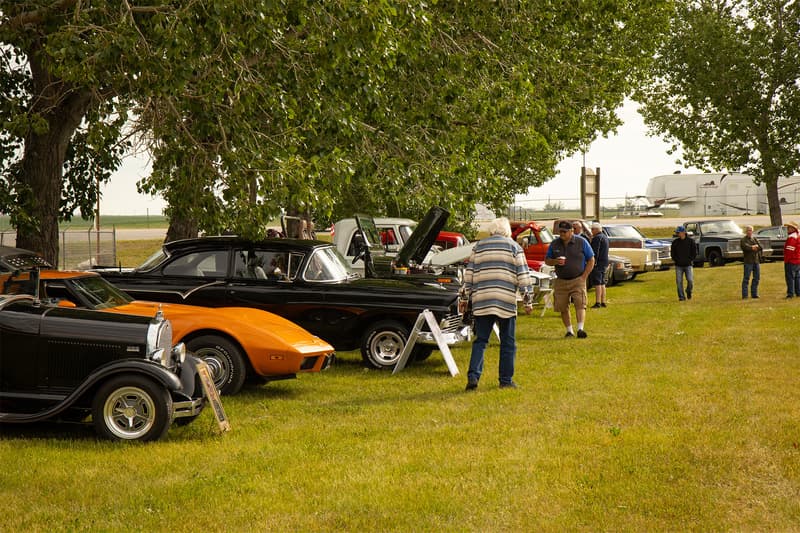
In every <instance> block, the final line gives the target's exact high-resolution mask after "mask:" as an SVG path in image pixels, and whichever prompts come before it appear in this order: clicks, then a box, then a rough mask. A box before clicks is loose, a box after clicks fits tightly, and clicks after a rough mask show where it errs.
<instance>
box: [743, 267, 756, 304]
mask: <svg viewBox="0 0 800 533" xmlns="http://www.w3.org/2000/svg"><path fill="white" fill-rule="evenodd" d="M751 274H752V276H753V282H752V283H750V296H752V297H753V298H755V297H756V296H758V282H759V281H760V280H761V265H759V264H758V263H745V264H744V277H743V278H742V298H747V284H748V282H749V281H750V275H751Z"/></svg>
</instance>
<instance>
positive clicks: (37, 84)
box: [17, 46, 93, 265]
mask: <svg viewBox="0 0 800 533" xmlns="http://www.w3.org/2000/svg"><path fill="white" fill-rule="evenodd" d="M28 57H29V58H30V66H31V72H32V79H33V94H34V104H33V105H32V107H31V110H32V113H35V114H38V115H39V116H41V117H43V118H44V119H45V120H46V121H47V125H48V128H47V131H45V132H43V133H37V132H35V131H33V130H31V131H30V133H29V134H28V135H27V136H26V138H25V153H24V154H23V156H22V161H21V174H20V185H19V189H18V191H17V192H18V193H19V194H23V195H30V206H31V210H30V212H28V213H26V214H27V215H28V216H30V222H24V223H18V226H17V246H18V247H20V248H27V249H29V250H33V251H35V252H38V253H40V254H42V256H44V258H45V259H47V260H48V261H50V262H51V263H53V264H56V265H57V264H58V218H59V211H60V207H61V190H62V187H63V184H62V181H63V170H62V169H63V167H64V159H65V158H66V153H67V146H68V145H69V141H70V139H71V138H72V135H73V134H74V133H75V130H76V129H77V128H78V126H79V125H80V123H81V120H83V117H84V115H85V114H86V112H87V111H88V109H89V106H90V105H91V104H92V101H93V98H92V94H91V93H90V92H89V91H88V90H78V89H75V88H73V87H71V86H70V85H68V84H66V83H64V82H63V81H61V80H58V79H55V78H53V76H52V75H51V73H50V72H49V71H48V70H47V68H46V65H44V64H43V63H42V62H41V57H40V55H39V53H38V48H37V47H36V46H34V49H33V50H31V51H30V52H29V53H28Z"/></svg>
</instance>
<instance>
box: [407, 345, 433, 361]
mask: <svg viewBox="0 0 800 533" xmlns="http://www.w3.org/2000/svg"><path fill="white" fill-rule="evenodd" d="M432 353H433V346H425V345H419V346H414V348H412V349H411V360H412V361H424V360H425V359H427V358H428V357H430V356H431V354H432Z"/></svg>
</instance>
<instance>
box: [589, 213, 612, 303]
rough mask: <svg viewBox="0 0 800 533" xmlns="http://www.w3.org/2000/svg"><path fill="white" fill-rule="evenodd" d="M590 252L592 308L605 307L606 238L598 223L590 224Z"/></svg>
mask: <svg viewBox="0 0 800 533" xmlns="http://www.w3.org/2000/svg"><path fill="white" fill-rule="evenodd" d="M591 244H592V251H593V252H594V269H593V270H592V273H591V274H589V281H590V282H591V283H592V286H593V287H594V305H593V306H592V307H593V308H595V309H597V308H598V307H605V306H606V269H607V268H608V237H606V236H605V234H604V233H603V226H602V225H601V224H600V223H599V222H592V242H591Z"/></svg>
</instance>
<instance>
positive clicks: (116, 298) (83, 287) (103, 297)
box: [70, 276, 133, 309]
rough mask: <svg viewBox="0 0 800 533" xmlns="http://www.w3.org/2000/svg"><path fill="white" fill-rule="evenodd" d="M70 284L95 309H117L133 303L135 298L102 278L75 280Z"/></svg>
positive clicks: (91, 277) (89, 277)
mask: <svg viewBox="0 0 800 533" xmlns="http://www.w3.org/2000/svg"><path fill="white" fill-rule="evenodd" d="M70 284H71V285H72V288H73V290H74V291H75V292H76V293H77V294H79V295H81V296H82V297H83V298H84V299H85V300H86V301H87V302H89V304H91V306H92V307H93V308H94V309H107V308H109V307H117V306H120V305H125V304H128V303H130V302H132V301H133V298H131V297H130V296H128V295H127V294H125V293H124V292H122V291H121V290H119V289H117V288H116V287H115V286H113V285H112V284H111V283H109V282H108V281H106V280H105V279H103V278H101V277H100V276H87V277H84V278H75V279H72V280H70Z"/></svg>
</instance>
